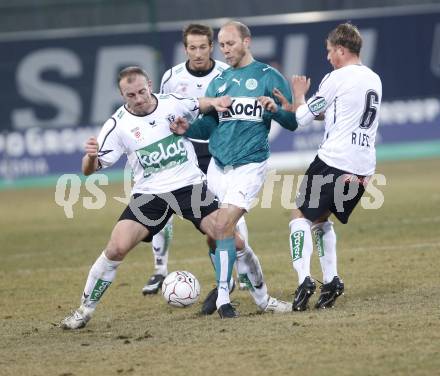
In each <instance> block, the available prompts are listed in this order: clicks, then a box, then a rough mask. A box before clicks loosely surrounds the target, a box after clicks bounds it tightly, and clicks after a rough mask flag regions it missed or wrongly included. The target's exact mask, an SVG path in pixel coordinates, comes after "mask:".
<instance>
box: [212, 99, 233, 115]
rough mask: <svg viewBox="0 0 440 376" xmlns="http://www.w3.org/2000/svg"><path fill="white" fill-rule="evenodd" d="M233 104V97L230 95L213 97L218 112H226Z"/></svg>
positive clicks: (213, 104)
mask: <svg viewBox="0 0 440 376" xmlns="http://www.w3.org/2000/svg"><path fill="white" fill-rule="evenodd" d="M231 104H232V99H231V97H230V96H228V95H224V96H222V97H217V98H212V104H211V105H212V106H213V107H214V108H215V110H216V111H217V112H225V111H227V110H228V107H230V106H231Z"/></svg>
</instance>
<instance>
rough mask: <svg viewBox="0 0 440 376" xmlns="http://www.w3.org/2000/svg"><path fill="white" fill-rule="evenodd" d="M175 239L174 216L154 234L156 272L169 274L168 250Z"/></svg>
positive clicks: (153, 248)
mask: <svg viewBox="0 0 440 376" xmlns="http://www.w3.org/2000/svg"><path fill="white" fill-rule="evenodd" d="M172 239H173V217H171V218H170V220H169V221H168V223H167V224H166V225H165V227H164V228H163V229H162V230H160V232H158V233H157V234H156V235H154V236H153V240H152V241H151V249H152V251H153V256H154V274H161V275H163V276H166V275H167V274H168V251H169V249H170V243H171V240H172Z"/></svg>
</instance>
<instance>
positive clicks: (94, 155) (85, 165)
mask: <svg viewBox="0 0 440 376" xmlns="http://www.w3.org/2000/svg"><path fill="white" fill-rule="evenodd" d="M98 150H99V145H98V141H97V140H96V138H95V137H90V138H89V139H88V140H87V141H86V144H85V146H84V151H85V153H86V154H85V155H84V157H83V159H82V166H81V167H82V172H83V174H84V175H86V176H88V175H91V174H93V173H94V172H95V171H96V170H97V169H98Z"/></svg>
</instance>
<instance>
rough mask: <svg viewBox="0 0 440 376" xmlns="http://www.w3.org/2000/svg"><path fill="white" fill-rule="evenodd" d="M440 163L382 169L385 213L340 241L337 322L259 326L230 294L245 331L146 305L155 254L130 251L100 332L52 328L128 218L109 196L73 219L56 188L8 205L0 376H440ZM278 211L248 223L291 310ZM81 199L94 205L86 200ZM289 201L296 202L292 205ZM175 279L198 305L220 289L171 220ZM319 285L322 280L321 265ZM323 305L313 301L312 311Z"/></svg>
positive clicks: (199, 244) (293, 318)
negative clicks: (193, 284) (189, 288)
mask: <svg viewBox="0 0 440 376" xmlns="http://www.w3.org/2000/svg"><path fill="white" fill-rule="evenodd" d="M439 171H440V160H438V159H436V160H419V161H412V162H399V163H397V162H395V163H381V164H379V166H378V169H377V172H378V173H382V174H384V175H385V176H386V179H387V185H386V186H383V187H379V188H380V189H381V190H382V192H383V194H384V197H385V201H384V205H383V206H382V208H381V209H379V210H365V209H362V208H360V207H359V208H357V209H356V210H355V212H354V213H353V215H352V217H351V220H350V223H349V224H348V225H346V226H344V225H341V224H339V223H336V224H335V228H336V233H337V234H338V258H339V273H340V275H341V276H342V278H343V279H344V282H345V285H346V292H345V296H344V297H341V298H340V299H339V300H338V301H337V303H336V307H335V308H334V309H330V310H325V311H315V310H309V311H307V312H300V313H297V312H295V313H291V314H286V315H270V314H264V315H262V314H258V313H257V312H256V308H255V306H254V305H253V303H252V302H251V298H250V296H249V295H248V293H247V292H245V291H236V292H234V293H233V295H232V298H233V300H235V301H237V302H239V306H238V310H239V311H240V314H241V317H240V318H239V319H237V320H224V321H222V320H220V319H219V318H218V316H217V315H216V314H214V315H213V316H212V317H200V316H198V314H197V312H198V310H199V309H200V304H201V303H198V304H196V305H195V306H193V307H190V308H187V309H178V308H172V307H169V306H167V305H166V303H165V301H164V300H163V299H162V297H161V296H160V295H158V296H151V297H143V296H142V295H141V293H140V291H141V288H142V286H143V284H144V282H145V281H146V278H147V277H148V276H149V275H150V273H151V272H152V256H151V251H150V246H149V245H145V244H142V245H140V246H138V247H137V248H136V249H135V250H133V251H132V252H131V253H130V254H129V255H128V257H127V258H126V260H125V261H124V263H123V264H122V265H121V266H120V268H119V270H118V275H117V278H116V280H115V281H114V283H113V285H112V286H111V287H110V289H109V290H107V292H106V294H105V295H104V297H103V299H102V301H101V303H100V305H99V306H98V309H97V311H96V313H95V316H94V318H93V319H92V321H91V322H90V323H89V325H88V326H87V327H86V328H85V329H82V330H80V331H74V332H69V331H62V330H60V329H59V328H58V327H57V323H58V322H59V321H60V320H61V319H62V318H63V317H64V316H65V315H66V314H67V313H68V312H69V310H71V309H74V308H76V307H77V306H78V304H79V298H80V295H81V292H82V289H83V287H84V283H85V279H86V276H87V273H88V270H89V268H90V266H91V264H92V263H93V262H94V260H95V259H96V257H97V256H98V254H99V253H100V252H101V251H102V249H103V247H104V246H105V244H106V241H107V239H108V236H109V234H110V231H111V229H112V227H113V225H114V223H115V221H116V219H117V218H118V216H119V214H120V212H121V211H122V208H123V204H121V203H118V202H117V201H116V200H114V199H112V197H113V196H121V194H122V186H121V185H116V186H111V187H106V189H105V193H106V196H107V205H106V206H105V208H104V209H101V210H85V209H84V208H83V207H82V204H81V203H77V204H76V205H75V206H74V207H73V212H74V218H73V219H67V218H66V216H65V215H64V211H63V209H62V208H61V207H60V206H58V205H56V204H55V200H54V194H55V188H50V189H36V190H20V191H4V192H0V213H1V217H0V228H1V233H0V236H1V238H0V307H1V311H0V338H1V341H0V374H1V375H20V376H24V375H59V376H67V375H124V374H129V375H212V374H217V373H218V374H222V375H243V374H246V376H251V375H320V376H321V375H332V374H337V375H434V374H438V370H439V369H440V320H439V319H440V289H439V285H440V283H439V282H440V277H439V271H438V269H439V261H438V255H439V252H440V231H439V225H440V214H439V208H440V190H439V186H440V174H439ZM275 187H276V190H275V194H274V196H273V200H272V208H270V209H262V208H259V207H257V208H255V209H253V210H252V211H251V213H250V214H249V215H248V216H247V222H248V227H249V232H250V240H251V244H252V245H253V248H254V249H255V251H256V253H257V254H258V256H259V258H260V261H261V263H262V266H263V270H264V273H265V277H266V280H267V282H268V286H269V290H270V293H271V294H272V295H274V296H277V297H280V298H282V299H285V300H291V299H292V293H293V291H294V289H295V288H296V285H297V277H296V273H294V271H293V269H292V266H291V261H290V255H289V246H288V225H287V224H288V222H289V217H290V213H289V211H288V210H286V209H283V208H282V207H281V204H280V202H281V200H280V195H281V193H280V192H281V185H280V183H277V184H276V185H275ZM83 196H90V193H88V192H87V191H85V190H83V191H82V194H81V198H82V197H83ZM292 197H293V196H292ZM174 223H175V226H174V229H175V235H174V242H173V244H172V249H171V254H170V265H169V268H170V271H172V270H185V269H187V270H189V271H191V272H192V273H194V274H195V275H196V276H197V277H198V279H199V280H200V283H201V286H202V299H203V297H204V296H205V295H206V293H207V292H208V291H209V290H210V289H211V288H212V286H213V272H212V268H211V266H210V262H209V260H208V257H207V250H206V246H205V244H204V239H203V238H202V236H200V234H199V233H198V232H197V231H196V230H194V229H193V228H192V225H191V224H189V223H187V222H184V221H182V220H180V219H177V218H176V219H175V222H174ZM312 272H313V274H314V276H315V277H316V278H317V279H321V272H320V268H319V261H318V260H317V255H316V251H315V253H314V255H313V265H312ZM316 299H317V295H315V296H314V297H312V299H311V304H313V303H314V302H315V301H316Z"/></svg>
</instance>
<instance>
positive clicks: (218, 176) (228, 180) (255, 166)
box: [207, 158, 267, 211]
mask: <svg viewBox="0 0 440 376" xmlns="http://www.w3.org/2000/svg"><path fill="white" fill-rule="evenodd" d="M266 175H267V160H266V161H264V162H260V163H249V164H246V165H242V166H238V167H236V168H230V167H229V168H226V169H222V168H220V167H219V166H217V164H216V163H215V161H214V158H211V162H210V163H209V167H208V174H207V177H208V188H209V190H210V191H211V192H214V193H215V194H216V195H217V197H218V198H219V200H220V202H221V203H222V204H231V205H235V206H237V207H239V208H242V209H244V210H246V211H249V209H250V208H251V207H252V204H253V203H254V201H255V199H256V198H257V196H258V193H259V192H260V189H261V187H262V186H263V184H264V181H265V179H266Z"/></svg>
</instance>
